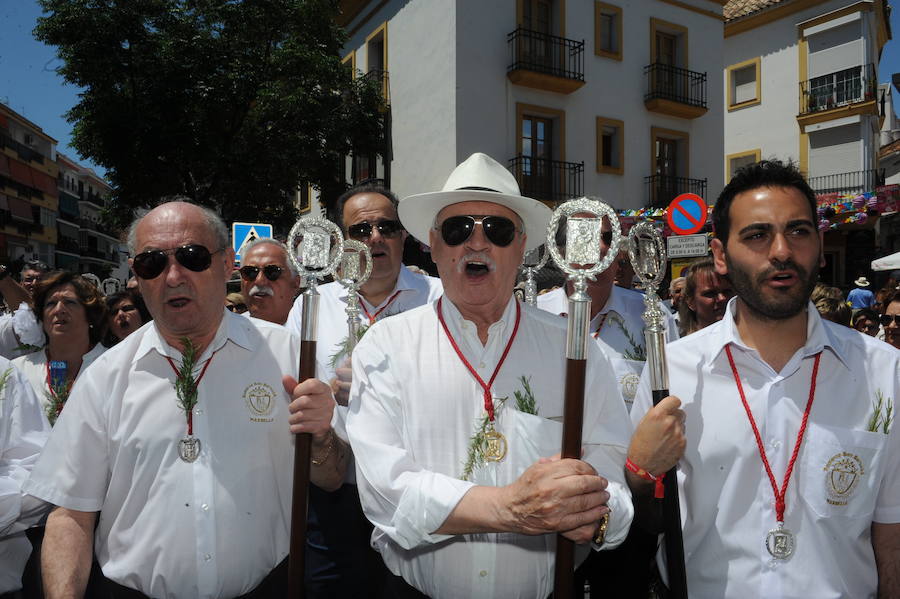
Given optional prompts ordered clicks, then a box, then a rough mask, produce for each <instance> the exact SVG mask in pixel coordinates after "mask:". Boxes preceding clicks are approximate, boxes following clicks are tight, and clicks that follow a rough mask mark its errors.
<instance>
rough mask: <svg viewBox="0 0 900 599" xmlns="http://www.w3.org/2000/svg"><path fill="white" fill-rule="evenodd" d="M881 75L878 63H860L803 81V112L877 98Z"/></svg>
mask: <svg viewBox="0 0 900 599" xmlns="http://www.w3.org/2000/svg"><path fill="white" fill-rule="evenodd" d="M877 96H878V77H877V76H876V74H875V65H874V64H871V63H869V64H867V65H859V66H856V67H851V68H849V69H843V70H841V71H835V72H834V73H829V74H827V75H821V76H819V77H813V78H812V79H808V80H806V81H801V82H800V114H801V115H804V114H811V113H814V112H820V111H823V110H831V109H832V108H839V107H841V106H848V105H850V104H857V103H860V102H868V101H869V100H875V99H876V98H877Z"/></svg>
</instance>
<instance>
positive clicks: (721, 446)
mask: <svg viewBox="0 0 900 599" xmlns="http://www.w3.org/2000/svg"><path fill="white" fill-rule="evenodd" d="M735 301H736V299H735V298H733V299H732V300H731V301H730V302H729V303H728V309H727V311H726V313H725V317H724V319H723V320H721V321H720V322H717V323H715V324H713V325H710V326H708V327H706V328H704V329H703V330H701V331H698V332H696V333H693V334H692V335H690V336H688V337H685V338H684V339H681V340H679V341H677V342H675V343H672V344H670V345H669V346H668V351H667V357H668V366H669V391H670V392H671V394H672V395H675V396H677V397H679V398H680V399H681V401H682V402H683V406H682V408H683V409H684V411H685V412H686V414H687V421H686V436H687V443H688V444H687V449H686V451H685V454H684V457H683V458H682V460H681V462H680V463H679V471H678V486H679V490H680V495H681V518H682V523H683V527H684V553H685V560H686V565H687V577H688V588H689V589H690V592H691V596H692V597H735V598H741V599H744V598H748V597H783V598H801V597H802V598H806V597H816V598H817V599H818V598H825V597H853V598H857V597H860V598H862V597H874V596H875V593H876V588H877V584H878V580H877V574H876V569H875V561H874V554H873V550H872V543H871V538H870V534H869V529H870V526H871V524H872V522H873V521H874V522H882V523H896V522H900V431H898V430H897V429H898V427H897V426H896V416H894V426H893V427H891V428H890V433H889V434H886V433H884V432H870V430H868V428H869V422H870V419H872V417H873V412H874V403H875V402H876V401H877V398H878V397H884V398H885V402H893V406H894V413H895V414H896V407H897V403H896V401H897V397H898V396H900V379H898V365H900V352H898V351H897V350H896V349H895V348H893V347H891V346H889V345H887V344H885V343H882V342H880V341H877V340H876V339H873V338H872V337H869V336H868V335H863V334H861V333H858V332H857V331H855V330H853V329H851V328H848V327H844V326H841V325H837V324H834V323H832V322H829V321H826V320H823V319H822V318H820V316H819V313H818V312H817V311H816V309H815V307H814V306H813V304H811V303H810V304H809V307H808V308H807V314H808V317H807V318H808V324H807V341H806V344H805V345H804V346H803V347H802V348H800V349H799V350H797V352H796V353H795V354H794V356H793V357H792V358H791V359H790V360H789V361H788V363H787V364H785V366H784V368H782V370H781V372H775V371H774V370H773V369H772V368H771V367H770V366H769V365H768V364H767V363H766V362H764V361H763V360H762V359H761V358H760V356H759V354H758V352H757V351H756V350H754V349H751V348H749V347H747V345H746V344H744V343H743V342H742V341H741V338H740V335H739V334H738V332H737V329H736V327H735V323H734V308H735ZM726 345H730V347H731V352H732V355H733V356H734V361H735V364H736V367H737V370H738V373H739V376H740V379H741V383H742V385H743V388H744V393H745V395H746V398H747V402H748V404H749V406H750V409H751V411H752V413H753V417H754V419H755V420H756V424H757V426H758V427H759V432H760V435H761V437H762V440H763V444H764V446H765V450H766V455H767V456H768V460H769V463H770V465H771V468H772V473H773V475H774V476H775V479H776V481H777V484H778V486H779V489H780V488H781V486H782V484H783V480H784V474H785V472H786V469H787V465H788V462H789V460H790V456H791V453H792V451H793V449H794V444H795V443H796V440H797V433H798V431H799V428H800V422H801V419H802V416H803V411H804V409H805V407H806V403H807V400H808V399H809V392H810V379H811V375H812V369H813V363H814V356H815V354H816V353H817V352H821V353H822V354H821V359H820V364H819V371H818V376H817V377H816V394H815V399H814V401H813V404H812V408H811V410H810V416H809V422H808V425H807V428H806V434H805V436H804V438H803V442H802V445H801V448H800V453H799V455H798V457H797V460H796V463H795V465H794V470H793V474H792V476H791V479H790V482H789V484H788V490H787V496H786V504H787V507H786V511H785V522H784V526H785V528H787V529H789V530H790V531H792V532H793V533H794V536H795V541H796V544H795V549H794V554H793V556H792V557H790V559H786V560H775V559H773V558H772V557H771V556H770V555H769V553H768V551H767V550H766V535H767V533H768V532H769V531H770V530H771V529H773V528H775V526H776V517H775V508H774V496H773V492H772V486H771V484H770V482H769V478H768V475H767V474H766V472H765V469H764V466H763V463H762V459H761V457H760V455H759V450H758V448H757V443H756V439H755V437H754V435H753V431H752V429H751V426H750V422H749V419H748V417H747V414H746V411H745V410H744V407H743V405H742V403H741V399H740V395H739V393H738V390H737V386H736V383H735V380H734V376H733V375H732V371H731V367H730V365H729V363H728V357H727V355H726V353H725V349H724V348H725V346H726ZM651 405H652V399H651V393H650V390H649V385H648V381H647V380H646V372H645V376H644V377H643V378H642V379H641V387H640V389H639V391H638V397H637V399H636V401H635V404H634V409H633V410H632V411H631V418H632V420H633V421H634V423H638V422H639V421H640V419H641V418H642V416H643V415H644V414H645V413H646V412H647V410H648V409H649V408H650V406H651ZM883 413H884V412H882V414H883ZM662 559H663V556H660V562H661V563H662ZM661 570H662V571H665V569H664V568H661Z"/></svg>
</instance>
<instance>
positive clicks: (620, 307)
mask: <svg viewBox="0 0 900 599" xmlns="http://www.w3.org/2000/svg"><path fill="white" fill-rule="evenodd" d="M623 291H624V290H623V289H622V288H621V287H619V286H618V285H613V286H612V289H610V291H609V298H608V299H607V300H606V304H605V305H604V306H603V308H601V309H600V312H599V313H600V314H608V313H609V312H615V313H616V314H627V313H628V307H627V306H626V305H625V299H624V295H625V294H624V293H623Z"/></svg>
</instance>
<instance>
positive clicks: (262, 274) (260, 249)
mask: <svg viewBox="0 0 900 599" xmlns="http://www.w3.org/2000/svg"><path fill="white" fill-rule="evenodd" d="M287 251H288V250H287V246H285V245H284V244H283V243H281V242H280V241H278V240H276V239H271V238H268V237H266V238H262V239H254V240H253V241H252V242H250V243H248V244H247V245H245V246H244V247H243V248H241V263H242V264H243V266H241V268H240V273H241V293H242V294H243V296H244V299H245V300H246V301H247V307H248V308H249V309H250V312H249V315H250V316H252V317H253V318H259V319H261V320H268V321H269V322H274V323H275V324H280V325H284V324H285V323H286V322H287V319H288V314H289V313H290V311H291V306H293V305H294V298H295V297H297V293H298V292H299V291H300V276H299V273H297V271H296V270H295V269H294V265H293V263H292V262H291V261H290V260H289V259H288V255H287Z"/></svg>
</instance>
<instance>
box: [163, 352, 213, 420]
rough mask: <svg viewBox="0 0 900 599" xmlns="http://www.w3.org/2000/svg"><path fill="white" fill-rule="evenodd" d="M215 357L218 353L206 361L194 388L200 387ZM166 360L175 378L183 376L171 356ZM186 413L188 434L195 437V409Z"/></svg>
mask: <svg viewBox="0 0 900 599" xmlns="http://www.w3.org/2000/svg"><path fill="white" fill-rule="evenodd" d="M216 351H219V350H216ZM215 357H216V352H213V353H212V355H211V356H210V357H209V359H208V360H207V361H206V364H204V365H203V370H201V371H200V376H198V377H197V378H196V380H194V387H199V386H200V381H201V380H203V375H204V374H206V369H207V368H209V364H210V362H212V359H213V358H215ZM166 360H168V361H169V365H170V366H171V367H172V370H174V371H175V376H176V377H179V376H181V371H180V370H178V367H177V366H175V362H173V361H172V358H170V357H169V356H166ZM194 405H196V404H194ZM185 411H186V412H187V429H188V430H187V432H188V435H193V434H194V409H193V408H191V409H190V410H185Z"/></svg>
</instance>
